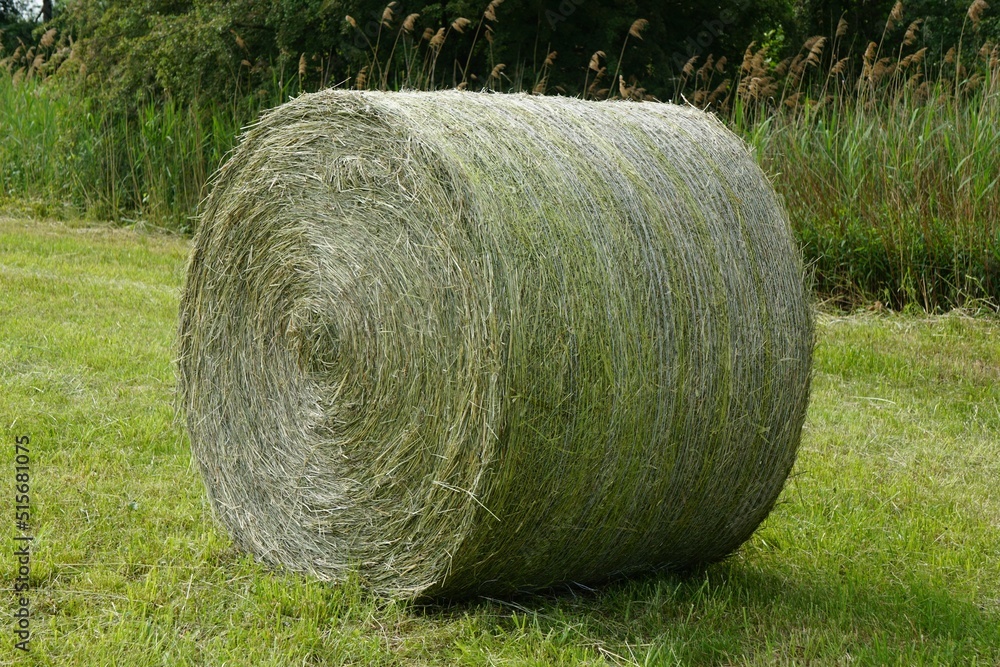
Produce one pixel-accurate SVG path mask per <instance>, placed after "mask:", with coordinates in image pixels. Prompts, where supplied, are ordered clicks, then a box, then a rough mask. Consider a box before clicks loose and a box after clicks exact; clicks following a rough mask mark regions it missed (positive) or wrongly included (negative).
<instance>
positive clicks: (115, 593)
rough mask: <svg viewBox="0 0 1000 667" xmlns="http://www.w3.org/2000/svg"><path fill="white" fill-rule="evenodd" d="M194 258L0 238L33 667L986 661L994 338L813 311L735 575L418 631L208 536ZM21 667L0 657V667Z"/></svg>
mask: <svg viewBox="0 0 1000 667" xmlns="http://www.w3.org/2000/svg"><path fill="white" fill-rule="evenodd" d="M188 246H189V244H188V242H186V241H185V240H183V239H181V238H178V237H175V236H169V235H147V234H140V233H136V232H134V231H129V230H122V229H113V228H93V227H68V226H65V225H63V224H58V223H51V222H46V221H39V220H31V221H29V220H12V219H4V220H2V221H0V283H2V291H3V293H4V294H5V295H6V296H5V298H4V300H3V303H2V306H0V309H2V317H0V368H2V372H0V383H2V387H0V412H2V413H3V414H5V415H8V418H7V420H6V421H5V424H4V436H3V437H4V438H5V441H6V442H7V443H8V447H9V446H10V443H13V439H14V436H15V435H20V434H25V433H26V434H29V435H30V436H31V447H32V457H33V463H32V466H33V475H34V477H33V485H32V498H33V500H32V502H33V505H32V512H33V520H32V525H33V533H34V535H35V540H36V541H35V555H34V560H33V563H32V565H33V569H32V576H31V582H32V590H31V593H30V597H31V601H32V605H33V610H34V612H35V617H34V619H33V630H34V632H35V635H34V638H33V640H32V641H33V646H32V654H31V656H30V659H29V664H36V665H59V666H67V665H87V666H89V665H103V664H127V665H130V666H136V667H142V666H144V665H163V664H169V665H204V664H228V665H286V664H386V665H411V664H440V665H454V664H481V665H487V664H533V665H550V664H566V665H570V664H580V663H582V662H587V661H589V663H590V664H611V665H630V664H638V665H643V664H720V665H721V664H750V665H774V664H793V663H795V664H802V663H806V662H809V663H810V664H819V665H824V664H844V663H848V662H851V663H852V664H861V665H883V664H890V665H892V664H899V665H911V664H981V665H992V664H996V663H997V662H998V661H1000V570H998V568H997V566H996V554H997V553H1000V492H998V490H997V486H996V480H997V479H1000V438H998V437H997V434H998V432H1000V374H998V370H997V369H998V368H1000V349H998V348H997V345H996V340H997V337H998V336H1000V321H998V320H997V319H995V318H993V317H979V318H971V317H968V316H966V315H964V314H962V313H960V312H953V313H950V314H948V315H945V316H937V317H914V316H910V315H892V314H885V313H884V311H883V313H878V314H861V315H855V316H850V317H835V316H831V315H822V314H821V315H820V316H819V319H818V345H817V348H816V373H815V380H814V384H813V399H812V405H811V407H810V412H809V415H808V418H807V422H806V428H805V433H804V441H803V446H802V449H801V452H800V455H799V460H798V462H797V464H796V467H795V470H794V472H793V477H792V479H791V480H790V482H789V484H788V486H787V487H786V489H785V491H784V493H783V495H782V497H781V499H780V500H779V503H778V505H777V507H776V508H775V511H774V512H773V513H772V515H771V516H770V518H769V519H768V520H767V521H766V522H765V524H764V525H763V527H762V529H761V530H760V531H759V532H758V533H757V534H756V535H755V536H754V538H753V539H752V540H751V541H750V542H749V543H748V544H746V545H745V546H744V547H743V548H742V549H741V550H740V551H739V552H738V553H737V554H736V555H735V556H734V557H733V558H731V559H729V560H728V561H726V562H724V563H721V564H719V565H715V566H712V567H709V568H707V569H705V570H703V571H699V572H694V573H690V574H688V575H686V576H683V577H682V576H677V575H662V576H659V577H650V578H644V579H639V580H636V581H631V582H621V583H617V584H613V585H610V586H607V587H604V588H602V589H600V590H598V591H596V592H586V591H580V590H577V591H574V592H569V591H561V592H556V593H554V594H551V595H546V596H538V597H527V598H521V599H518V600H514V601H505V602H501V601H492V600H479V601H474V602H471V603H466V604H462V605H454V606H449V607H445V608H416V607H410V606H406V605H399V604H395V603H390V602H385V601H381V600H378V599H374V598H372V597H370V596H368V595H367V594H365V593H364V592H362V591H361V589H360V588H359V587H358V586H356V585H353V584H349V585H345V586H337V587H334V586H327V585H323V584H319V583H316V582H314V581H310V580H308V579H305V578H302V577H298V576H293V575H288V574H284V573H281V572H272V571H270V570H267V569H265V568H263V567H261V566H259V565H257V564H255V563H254V562H252V561H251V560H250V559H248V558H246V557H242V556H239V555H237V554H236V553H235V552H234V551H233V549H232V546H231V543H230V542H229V540H228V538H227V537H226V536H225V534H224V533H223V532H222V531H221V530H220V529H219V528H218V527H217V526H216V525H215V524H214V523H213V522H212V520H211V518H210V515H209V510H208V505H207V501H206V500H205V497H204V491H203V487H202V485H201V481H200V479H199V478H198V475H197V474H196V473H195V471H194V469H193V467H192V463H191V461H190V456H189V447H188V443H187V441H186V436H185V435H184V433H183V430H182V427H181V425H180V423H179V422H178V421H176V420H175V418H174V413H173V410H172V405H173V400H174V395H173V388H174V376H173V372H174V371H173V367H172V359H173V355H174V348H173V346H174V331H175V327H176V313H177V305H178V303H177V302H178V298H179V293H180V285H181V281H182V279H183V271H184V262H185V258H186V256H187V252H188ZM928 387H933V391H929V390H928ZM8 451H10V450H9V449H8ZM8 460H9V459H8ZM8 470H9V468H8ZM12 532H13V526H12V524H11V522H10V521H4V522H2V523H0V539H2V540H3V542H4V543H5V544H10V543H11V537H12ZM0 577H2V578H3V579H4V580H5V581H12V580H13V578H14V562H13V559H12V558H11V557H10V556H9V555H4V556H3V557H2V558H0ZM20 660H23V656H20V655H19V654H14V652H13V650H12V648H11V641H10V636H9V635H8V636H6V637H5V638H4V641H3V645H2V648H0V663H4V664H8V663H10V662H12V661H13V662H14V663H15V664H17V663H18V661H20Z"/></svg>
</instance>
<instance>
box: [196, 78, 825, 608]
mask: <svg viewBox="0 0 1000 667" xmlns="http://www.w3.org/2000/svg"><path fill="white" fill-rule="evenodd" d="M180 346H181V349H180V360H179V366H180V381H181V392H182V401H183V406H184V408H185V410H186V414H187V423H188V428H189V431H190V436H191V445H192V450H193V453H194V456H195V458H196V460H197V461H198V463H199V464H200V467H201V471H202V474H203V476H204V480H205V483H206V486H207V488H208V492H209V495H210V497H211V500H212V503H213V506H214V508H215V511H216V513H217V515H218V517H219V518H220V519H221V521H222V523H223V524H225V525H226V526H227V527H228V529H229V530H230V532H231V533H232V536H233V538H234V540H235V541H236V543H237V545H238V546H239V547H241V548H242V549H245V550H247V551H249V552H251V553H253V554H256V556H258V557H259V558H261V559H263V560H265V561H267V562H271V563H279V564H282V565H284V566H287V567H289V568H292V569H294V570H299V571H305V572H309V573H311V574H313V575H315V576H317V577H320V578H323V579H329V580H339V579H341V578H343V577H345V576H346V575H347V574H348V573H349V572H351V571H357V572H359V573H360V576H361V578H362V581H363V582H365V583H366V585H368V586H369V587H370V588H372V589H374V590H375V591H377V592H379V593H382V594H388V595H392V596H398V597H426V596H432V597H440V596H461V595H468V594H480V593H489V594H503V593H509V592H512V591H518V590H525V589H532V588H541V587H546V586H550V585H552V584H555V583H558V582H566V581H574V582H580V583H595V582H600V581H602V580H606V579H608V578H611V577H616V576H621V575H626V574H630V573H634V572H637V571H642V570H649V569H653V568H661V567H681V566H687V565H691V564H695V563H701V562H708V561H713V560H717V559H720V558H722V557H724V556H725V555H727V554H728V553H730V552H731V551H732V550H733V549H735V548H736V547H737V546H738V545H740V544H741V543H742V542H743V541H745V540H746V539H747V538H748V537H749V536H750V534H751V533H752V532H753V530H754V529H755V528H756V526H757V525H758V524H759V523H760V522H761V521H762V520H763V519H764V517H765V516H766V515H767V513H768V511H769V510H770V508H771V506H772V505H773V503H774V501H775V499H776V497H777V496H778V493H779V492H780V490H781V488H782V486H783V484H784V481H785V479H786V477H787V475H788V472H789V470H790V468H791V466H792V463H793V461H794V458H795V452H796V448H797V446H798V443H799V438H800V434H801V427H802V422H803V418H804V415H805V409H806V402H807V396H808V384H809V375H810V361H811V352H812V323H811V316H810V309H809V306H808V303H807V298H806V295H805V293H804V290H803V282H802V267H801V259H800V254H799V252H798V250H797V248H796V245H795V243H794V241H793V238H792V235H791V232H790V229H789V225H788V222H787V219H786V216H785V214H784V212H783V210H782V207H781V205H780V204H779V202H778V200H777V198H776V196H775V194H774V191H773V189H772V188H771V186H770V184H769V183H768V181H767V180H766V178H765V176H764V175H763V174H762V173H761V171H760V169H759V168H758V167H757V165H756V164H755V162H754V160H753V158H752V156H751V155H750V154H749V152H748V150H747V149H746V147H745V146H744V145H743V144H742V143H741V141H740V140H739V139H737V138H736V137H735V136H734V135H733V134H731V133H730V132H729V131H727V130H726V129H725V128H724V127H723V125H722V124H721V123H720V122H718V121H717V120H715V119H714V117H712V116H711V115H708V114H705V113H702V112H700V111H697V110H695V109H691V108H685V107H680V106H674V105H667V104H649V103H647V104H637V103H625V102H622V103H600V104H598V103H590V102H584V101H580V100H577V99H568V98H559V97H529V96H515V95H487V94H473V93H458V92H441V93H376V92H350V91H324V92H321V93H316V94H313V95H303V96H302V97H299V98H297V99H295V100H293V101H291V102H289V103H287V104H285V105H283V106H281V107H279V108H277V109H274V110H273V111H271V112H269V113H268V114H266V115H265V116H264V117H263V119H262V120H261V121H260V122H259V123H258V124H256V125H255V126H253V127H252V128H251V129H249V131H248V132H247V133H246V135H245V137H244V138H243V141H242V143H241V145H240V146H239V148H238V149H237V150H236V151H235V152H234V154H233V155H232V157H231V158H230V159H229V161H228V162H227V164H226V165H225V166H224V167H223V168H222V169H221V171H220V172H219V173H218V174H217V176H216V178H215V180H214V186H213V189H212V192H211V194H210V196H209V197H208V199H207V200H206V202H205V206H204V212H203V215H202V217H201V222H200V227H199V230H198V233H197V237H196V240H195V244H194V250H193V253H192V258H191V261H190V265H189V269H188V276H187V285H186V288H185V292H184V295H183V302H182V305H181V319H180Z"/></svg>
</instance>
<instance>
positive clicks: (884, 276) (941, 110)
mask: <svg viewBox="0 0 1000 667" xmlns="http://www.w3.org/2000/svg"><path fill="white" fill-rule="evenodd" d="M497 4H498V3H496V2H491V3H490V5H488V6H487V9H486V10H485V11H484V12H483V15H482V16H480V17H479V18H478V19H476V20H475V21H472V20H467V19H462V18H460V19H456V20H454V21H453V22H451V23H450V24H449V25H446V26H442V27H441V28H440V29H439V30H437V31H434V30H433V29H428V30H427V31H425V32H424V34H423V35H422V36H418V35H415V34H413V25H414V20H413V16H412V15H409V16H405V17H404V16H396V15H395V14H394V13H393V11H392V7H391V6H390V7H387V9H386V13H385V14H384V16H383V26H382V29H381V30H380V32H379V35H378V38H377V39H376V40H374V41H373V42H371V43H370V45H369V46H370V47H371V48H370V51H371V55H370V58H369V60H368V63H367V65H365V66H364V67H363V68H361V69H360V70H359V71H358V72H356V73H355V76H354V77H352V78H351V79H350V80H349V81H348V82H347V84H346V85H350V86H353V87H356V88H374V89H393V88H401V87H405V88H421V89H428V88H440V87H457V88H463V89H464V88H476V89H491V90H505V91H511V90H516V91H524V92H534V93H549V92H556V93H559V92H573V91H563V90H561V89H560V90H555V89H550V88H549V86H548V79H549V73H550V71H551V69H552V68H553V64H554V62H555V61H556V59H557V57H558V54H556V53H549V54H548V55H547V56H546V57H545V60H544V61H543V62H540V63H538V64H537V65H536V66H535V67H531V66H529V65H527V64H526V63H519V64H513V65H511V66H510V67H508V66H507V64H505V63H494V62H493V61H492V60H490V65H491V67H492V71H491V73H490V75H489V76H488V77H487V78H486V80H485V81H483V80H480V79H477V78H475V77H474V76H473V74H472V73H471V72H470V71H469V68H468V64H467V62H468V60H469V58H471V54H472V49H475V48H476V44H477V43H478V42H485V43H486V47H487V49H488V47H489V45H490V44H491V43H492V39H493V36H494V31H495V29H496V23H495V19H496V10H497V7H496V5H497ZM984 11H986V9H985V7H984V5H983V3H981V2H974V3H973V5H972V6H970V8H969V11H968V12H967V16H966V24H967V30H965V31H963V34H962V38H961V40H960V43H959V44H956V45H955V48H953V49H951V50H950V51H948V52H947V53H943V54H929V53H928V50H927V48H924V47H921V45H920V29H921V23H920V21H919V19H917V20H910V21H909V23H907V22H905V21H906V20H907V19H904V11H903V7H902V5H901V4H899V3H897V5H896V6H895V7H894V8H893V11H892V12H891V14H890V16H889V17H888V20H887V22H886V30H885V32H884V35H883V39H882V40H881V42H880V43H875V42H871V43H869V44H868V45H867V46H866V48H865V49H864V51H860V50H856V51H852V50H851V48H850V45H851V44H853V40H852V38H851V36H850V35H849V34H848V33H849V31H848V28H847V24H846V22H843V21H842V22H841V23H840V24H839V25H838V26H837V28H836V30H835V32H834V34H832V35H829V36H814V37H812V38H810V39H809V40H807V41H806V42H805V43H804V44H803V45H802V47H801V49H800V50H799V51H798V52H797V53H795V54H794V55H792V56H790V57H788V58H786V59H783V60H778V58H777V57H776V55H777V54H771V53H769V52H768V50H767V49H766V48H760V47H757V46H756V45H755V44H751V45H750V46H749V47H748V48H747V49H746V52H745V54H744V57H743V59H742V62H739V63H727V62H726V59H725V58H721V57H720V58H715V57H713V56H712V55H708V56H706V57H705V58H699V57H692V58H691V60H689V61H688V62H687V63H686V64H685V65H684V67H683V68H682V70H681V71H680V72H678V76H677V79H676V88H675V92H674V99H675V100H677V101H682V100H683V101H686V102H688V103H690V104H693V105H695V106H699V107H702V108H705V109H708V110H711V111H713V112H715V113H717V114H719V116H720V117H722V118H723V119H724V120H725V121H726V122H727V123H728V124H729V125H730V127H731V128H733V129H734V131H736V132H737V133H738V134H741V135H742V136H743V137H745V138H746V139H747V141H748V142H749V143H750V144H751V145H752V146H753V147H754V149H755V150H756V151H757V154H758V157H759V159H760V161H761V163H762V164H763V166H764V167H765V168H766V169H767V170H768V171H769V173H770V174H771V175H772V177H773V180H774V182H775V186H776V188H777V190H778V192H779V193H780V194H781V195H782V196H783V197H784V198H785V202H786V205H787V207H788V210H789V213H790V215H791V219H792V222H793V226H794V227H795V230H796V232H797V234H798V237H799V239H800V241H801V243H802V245H803V247H804V249H805V253H806V257H807V260H808V261H809V263H810V266H811V267H812V269H813V271H814V273H815V284H816V287H817V290H818V291H819V293H820V295H821V296H822V297H823V298H827V299H831V300H833V301H835V302H837V303H840V304H843V305H846V306H853V305H856V304H858V303H863V302H865V303H872V302H875V301H879V302H881V303H883V304H885V305H888V306H891V307H894V308H905V307H907V306H911V305H912V306H918V307H921V308H924V309H927V310H935V309H942V308H949V307H952V306H955V305H963V304H968V303H969V302H970V301H978V302H985V303H989V304H992V306H993V307H994V308H996V304H998V303H1000V183H998V181H1000V151H998V150H997V149H996V147H997V146H1000V47H998V46H997V45H994V44H991V43H989V42H985V43H984V42H982V41H981V40H978V39H977V31H976V29H977V26H978V22H979V20H980V19H981V17H982V13H983V12H984ZM349 21H350V19H349ZM644 27H645V24H644V22H643V21H642V20H641V19H640V20H637V21H636V22H635V23H633V24H632V26H631V28H630V30H629V31H628V34H627V35H623V36H622V43H621V45H620V51H619V47H618V46H617V45H609V47H608V51H603V50H602V51H596V52H595V53H594V54H593V55H592V56H591V57H590V61H589V63H581V67H580V71H581V73H582V74H581V86H580V88H579V90H578V91H576V92H577V93H578V94H579V95H581V96H583V97H585V98H587V99H608V98H613V97H621V98H630V99H649V95H647V94H646V92H645V91H644V90H643V88H642V87H641V85H640V82H639V81H637V80H636V79H635V78H634V77H632V76H628V74H627V73H625V72H622V71H621V70H620V61H621V57H620V56H619V58H618V59H617V60H614V58H613V57H612V58H610V59H609V58H608V56H607V54H608V53H611V54H612V56H614V55H618V54H619V53H624V51H625V46H626V44H627V43H628V40H633V43H637V42H638V41H641V39H642V31H643V28H644ZM383 31H384V34H383ZM458 33H465V34H467V35H468V34H471V35H472V38H471V47H470V50H469V54H468V57H466V58H464V59H463V58H462V57H461V52H459V54H458V56H457V57H455V58H454V62H449V63H448V64H447V65H445V64H444V63H442V62H439V57H440V55H441V53H442V48H443V47H444V45H445V43H446V41H447V40H449V39H452V37H453V36H454V35H456V34H458ZM46 35H48V38H47V39H48V45H49V46H48V48H49V51H52V52H53V55H52V56H51V58H52V59H51V61H50V62H49V64H48V65H46V64H45V63H44V62H43V63H42V64H41V66H38V62H39V57H38V55H37V54H34V53H33V52H32V51H30V50H29V51H27V52H25V53H23V54H21V55H20V61H18V62H15V61H14V60H12V58H11V57H7V58H6V59H4V60H0V65H4V64H5V65H6V66H5V67H0V196H3V197H6V198H8V199H22V200H23V199H29V200H35V201H40V202H55V203H60V204H68V205H70V206H72V207H73V208H76V209H79V210H81V211H84V212H85V213H86V214H87V215H91V216H95V217H100V218H110V219H114V220H119V221H125V222H129V221H137V220H141V221H145V222H148V223H151V224H155V225H159V226H165V227H169V228H172V229H179V230H183V231H189V230H190V229H191V226H192V224H193V223H192V222H191V221H192V220H193V217H194V215H195V213H196V211H197V207H198V203H199V202H200V201H201V199H202V198H203V196H204V195H205V191H206V182H207V180H208V178H209V176H210V175H211V174H212V173H213V172H214V171H215V169H216V167H217V166H218V165H219V164H220V163H221V161H222V159H223V158H224V156H225V155H226V153H227V152H228V151H229V150H230V148H231V147H232V146H234V144H235V142H236V141H237V138H238V135H239V133H240V129H241V128H242V127H243V126H244V125H246V124H248V123H250V122H253V121H254V120H255V119H256V118H257V116H258V115H259V112H260V110H262V109H264V108H267V107H269V106H273V105H276V104H279V103H281V102H284V101H286V100H288V99H289V98H290V97H292V96H294V95H297V94H298V93H299V92H302V85H303V77H302V76H301V74H302V67H303V63H304V62H305V56H304V55H303V56H302V58H300V61H299V74H300V76H299V77H295V76H284V75H282V76H279V77H277V78H276V79H275V80H274V81H273V82H272V85H271V86H270V88H269V89H268V90H260V91H254V92H253V94H246V95H244V96H241V97H238V98H236V99H233V100H231V101H230V102H229V103H228V104H220V103H218V102H210V103H209V102H206V103H198V102H196V103H193V104H189V105H181V104H178V103H176V102H174V101H172V100H170V99H167V100H163V101H152V100H151V101H148V102H146V103H144V104H140V105H138V107H137V108H136V109H135V110H134V111H133V112H131V113H130V114H128V115H124V114H121V113H112V112H109V111H107V110H106V109H103V108H101V106H100V105H99V104H98V103H97V102H96V101H95V97H94V96H92V95H88V94H80V91H79V89H77V88H74V87H73V86H72V85H66V83H65V82H64V81H56V82H55V83H53V82H52V81H47V80H45V75H46V69H45V68H46V67H47V66H48V67H50V68H51V67H52V63H54V62H56V55H58V51H57V49H58V48H59V47H58V44H55V43H54V41H55V40H54V38H53V36H52V35H50V34H49V33H46ZM900 35H901V36H900ZM42 46H44V44H40V45H39V47H40V48H41V47H42ZM611 47H615V48H611ZM15 55H17V54H15ZM932 60H933V64H931V61H932ZM584 65H586V66H584ZM442 70H444V72H443V73H442Z"/></svg>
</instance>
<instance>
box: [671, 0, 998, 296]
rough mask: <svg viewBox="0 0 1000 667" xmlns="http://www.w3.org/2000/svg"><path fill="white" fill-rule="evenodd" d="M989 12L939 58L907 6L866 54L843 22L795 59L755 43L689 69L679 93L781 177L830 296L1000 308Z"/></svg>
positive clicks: (994, 54)
mask: <svg viewBox="0 0 1000 667" xmlns="http://www.w3.org/2000/svg"><path fill="white" fill-rule="evenodd" d="M983 11H985V6H984V3H981V2H976V3H973V5H972V6H971V7H970V8H969V12H968V19H967V21H968V33H969V34H966V33H965V32H963V35H962V37H963V39H962V42H961V43H960V44H959V45H956V46H955V47H954V48H951V49H950V50H948V51H947V52H945V53H941V54H937V57H936V61H935V62H931V58H932V56H933V55H934V54H929V53H928V49H927V48H926V47H921V46H920V44H919V33H920V29H921V24H922V21H921V20H919V19H917V20H912V21H909V22H906V21H905V20H904V16H903V6H902V4H900V3H896V5H895V7H894V8H893V11H892V13H891V14H890V16H889V18H888V20H887V22H886V26H885V31H884V35H883V39H882V41H881V42H880V43H875V42H870V43H869V44H868V45H867V46H866V48H865V49H864V51H863V52H860V53H858V52H852V51H850V50H849V49H848V48H847V47H846V46H845V45H847V44H849V43H850V36H849V35H848V34H847V33H848V30H847V24H846V22H845V21H841V22H840V24H839V25H838V26H837V29H836V32H835V34H833V35H831V36H830V37H829V38H827V37H823V36H815V37H812V38H810V39H809V40H807V41H806V42H805V44H803V46H802V48H801V49H800V50H799V52H798V53H796V54H794V55H792V56H790V57H788V58H785V59H783V60H777V59H775V58H773V57H772V54H770V53H768V50H767V49H766V48H755V45H753V44H751V45H750V47H748V48H747V50H746V53H745V55H744V58H743V61H742V63H741V64H740V65H739V67H738V68H737V70H736V72H735V74H734V75H733V76H730V77H727V76H726V74H725V71H724V70H723V69H722V68H720V67H718V63H717V62H716V63H713V61H712V58H711V56H709V57H708V58H707V59H706V60H705V61H703V62H701V63H699V62H698V59H697V58H692V60H691V61H689V62H688V63H687V65H686V66H685V70H684V72H683V73H682V77H681V81H680V88H681V90H682V91H686V94H687V95H689V96H690V98H691V100H692V101H693V102H694V103H695V104H696V105H699V106H702V107H708V108H713V109H715V110H716V111H717V112H718V113H719V114H720V115H721V116H723V117H724V118H726V119H727V120H728V122H729V123H730V125H731V126H732V127H733V128H734V129H736V130H737V131H738V132H740V133H741V134H743V135H744V136H745V137H747V139H748V140H749V141H750V142H751V143H752V144H753V145H754V146H755V148H756V151H757V154H758V156H759V159H760V161H761V163H762V164H763V165H764V166H765V168H766V169H767V170H768V171H769V172H770V173H771V174H772V175H773V177H774V182H775V186H776V187H777V189H778V191H779V192H780V193H781V194H782V195H783V196H784V198H785V202H786V205H787V207H788V210H789V214H790V216H791V219H792V222H793V225H794V227H795V230H796V233H797V235H798V237H799V239H800V241H801V243H802V245H803V247H804V249H805V253H806V258H807V261H809V262H810V264H811V266H812V269H813V271H814V273H815V279H816V281H815V284H816V288H817V290H818V291H819V293H820V294H821V295H822V296H823V297H825V298H831V299H833V300H835V301H837V302H840V303H842V304H845V305H851V304H856V303H858V302H862V301H872V300H879V301H881V302H884V303H885V304H887V305H890V306H892V307H896V308H902V307H906V306H908V305H913V306H917V307H921V308H924V309H927V310H935V309H941V308H949V307H952V306H955V305H961V304H963V303H966V302H968V301H969V300H985V301H987V302H989V303H992V304H993V305H994V307H995V306H996V304H998V303H1000V187H998V181H1000V151H997V150H996V146H998V145H1000V60H998V58H1000V47H998V46H997V45H995V44H993V43H992V42H989V41H982V42H979V43H977V40H976V39H975V30H976V26H977V23H978V20H979V19H980V18H981V14H982V12H983ZM895 38H898V40H897V39H895Z"/></svg>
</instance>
